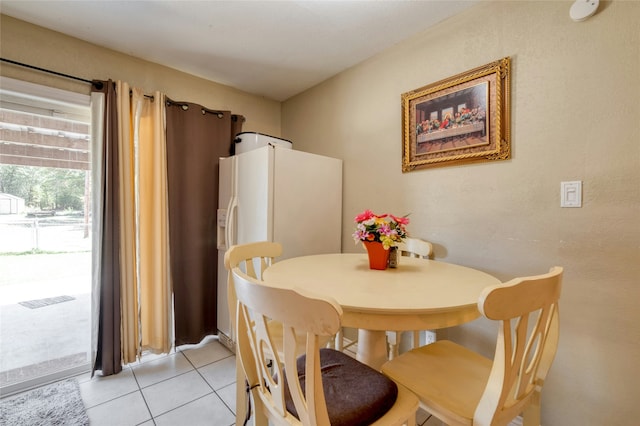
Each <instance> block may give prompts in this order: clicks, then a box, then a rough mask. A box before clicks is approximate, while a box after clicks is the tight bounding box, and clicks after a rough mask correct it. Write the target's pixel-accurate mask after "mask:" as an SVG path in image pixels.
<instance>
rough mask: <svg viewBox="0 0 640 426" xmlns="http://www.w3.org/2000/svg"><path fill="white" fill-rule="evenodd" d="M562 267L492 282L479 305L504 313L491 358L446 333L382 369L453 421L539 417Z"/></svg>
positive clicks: (553, 345) (486, 312)
mask: <svg viewBox="0 0 640 426" xmlns="http://www.w3.org/2000/svg"><path fill="white" fill-rule="evenodd" d="M562 272H563V270H562V268H561V267H557V266H556V267H553V268H551V270H550V271H549V273H547V274H543V275H538V276H532V277H524V278H516V279H513V280H511V281H509V282H507V283H503V284H499V285H495V286H490V287H488V288H486V289H485V290H484V291H483V292H482V294H481V296H480V298H479V301H478V309H479V310H480V312H481V313H482V315H483V316H484V317H486V318H488V319H490V320H495V321H498V325H499V327H498V337H497V343H496V348H495V354H494V357H493V359H489V358H485V357H484V356H482V355H480V354H478V353H476V352H473V351H471V350H469V349H467V348H464V347H463V346H460V345H458V344H456V343H453V342H451V341H447V340H441V341H438V342H436V343H433V344H431V345H426V346H422V347H420V348H417V349H413V350H411V351H409V352H406V353H404V354H402V355H400V356H399V357H397V358H396V359H394V360H391V361H388V362H387V363H385V364H384V365H383V366H382V372H383V373H384V374H386V375H387V376H388V377H390V378H392V379H393V380H395V381H396V382H398V383H401V384H403V385H404V386H406V387H407V388H409V389H410V390H412V391H413V392H414V393H415V394H416V395H417V396H418V398H419V399H420V405H421V406H422V407H423V408H424V409H425V410H427V411H429V412H430V413H431V414H433V415H434V416H436V417H437V418H439V419H440V420H442V421H443V422H445V423H446V424H448V425H484V426H488V425H507V424H509V422H510V421H511V420H513V419H514V418H515V417H516V416H518V415H519V414H524V416H523V417H524V425H525V426H529V425H535V426H538V425H540V393H541V391H542V386H543V385H544V381H545V378H546V376H547V373H548V372H549V368H550V367H551V363H552V362H553V358H554V357H555V354H556V350H557V348H558V328H559V318H558V301H559V299H560V289H561V283H562Z"/></svg>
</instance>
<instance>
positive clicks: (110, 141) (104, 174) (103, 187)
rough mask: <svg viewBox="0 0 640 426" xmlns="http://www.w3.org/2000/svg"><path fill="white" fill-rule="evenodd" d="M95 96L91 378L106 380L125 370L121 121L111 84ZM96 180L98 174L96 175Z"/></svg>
mask: <svg viewBox="0 0 640 426" xmlns="http://www.w3.org/2000/svg"><path fill="white" fill-rule="evenodd" d="M92 91H93V92H100V93H103V94H104V98H102V99H103V102H104V105H103V106H104V115H103V119H102V128H101V129H100V130H101V132H100V133H101V137H100V140H97V141H94V146H96V147H98V149H97V150H96V151H95V152H94V154H92V155H93V156H94V158H92V167H93V168H94V172H96V173H97V174H98V176H96V177H95V178H94V184H93V187H94V197H93V200H94V201H93V208H94V210H93V220H92V222H93V227H94V229H93V235H94V242H93V244H94V248H95V249H97V250H98V253H99V254H98V255H97V256H94V262H93V266H92V268H93V271H94V274H93V277H94V293H95V298H94V306H93V310H94V320H96V321H97V324H98V327H97V328H98V330H97V335H96V336H94V340H95V341H94V361H93V367H92V372H91V374H92V375H93V374H94V373H95V371H96V370H102V374H103V375H105V376H108V375H111V374H115V373H119V372H120V371H121V370H122V359H121V346H120V325H121V323H120V253H119V248H120V217H119V211H120V204H119V195H118V186H119V174H120V172H119V168H118V155H119V153H118V139H117V138H118V119H117V99H116V90H115V87H114V84H113V82H112V81H111V80H109V81H96V82H94V84H93V89H92ZM94 176H95V174H94Z"/></svg>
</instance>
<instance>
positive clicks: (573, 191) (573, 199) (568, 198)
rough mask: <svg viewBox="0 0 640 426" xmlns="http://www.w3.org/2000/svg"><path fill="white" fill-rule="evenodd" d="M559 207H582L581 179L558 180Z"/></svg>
mask: <svg viewBox="0 0 640 426" xmlns="http://www.w3.org/2000/svg"><path fill="white" fill-rule="evenodd" d="M560 207H582V181H581V180H574V181H570V182H560Z"/></svg>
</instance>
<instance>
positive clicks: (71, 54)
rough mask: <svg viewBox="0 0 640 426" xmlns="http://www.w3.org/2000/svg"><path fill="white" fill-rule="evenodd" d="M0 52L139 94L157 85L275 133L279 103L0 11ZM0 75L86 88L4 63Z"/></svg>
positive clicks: (246, 127)
mask: <svg viewBox="0 0 640 426" xmlns="http://www.w3.org/2000/svg"><path fill="white" fill-rule="evenodd" d="M0 18H1V22H0V24H1V25H0V40H1V42H0V49H1V50H0V54H1V56H2V57H3V58H6V59H11V60H13V61H17V62H22V63H26V64H29V65H33V66H37V67H41V68H45V69H50V70H53V71H57V72H60V73H63V74H68V75H73V76H76V77H80V78H84V79H86V80H93V79H98V80H108V79H112V80H123V81H126V82H128V83H129V84H130V85H132V86H135V87H141V88H142V89H143V90H144V91H145V93H152V92H153V91H156V90H159V91H161V92H164V93H165V94H166V95H167V96H168V97H169V98H171V99H173V100H176V101H187V102H195V103H198V104H200V105H203V106H205V107H207V108H209V109H221V110H229V111H232V112H233V113H234V114H242V115H244V116H245V118H246V121H245V123H244V127H243V131H255V132H260V133H266V134H270V135H276V136H278V135H280V121H281V118H280V114H281V109H280V108H281V103H280V102H277V101H273V100H269V99H266V98H264V97H262V96H256V95H252V94H250V93H246V92H242V91H240V90H236V89H233V88H231V87H228V86H224V85H222V84H218V83H215V82H212V81H209V80H205V79H202V78H198V77H194V76H192V75H189V74H186V73H183V72H180V71H176V70H174V69H171V68H167V67H164V66H161V65H158V64H154V63H151V62H147V61H144V60H142V59H138V58H135V57H132V56H128V55H124V54H122V53H118V52H115V51H113V50H109V49H105V48H102V47H99V46H96V45H93V44H90V43H87V42H84V41H81V40H78V39H75V38H72V37H68V36H66V35H63V34H60V33H57V32H53V31H50V30H47V29H45V28H42V27H38V26H35V25H31V24H28V23H26V22H23V21H20V20H16V19H14V18H11V17H8V16H6V15H1V16H0ZM0 75H3V76H6V77H11V78H16V79H21V80H26V81H30V82H33V83H38V84H45V85H49V86H53V87H58V88H61V89H66V90H72V91H75V92H80V93H89V90H90V87H89V85H88V84H85V83H77V82H75V81H73V80H69V79H65V78H60V77H56V76H51V75H49V74H45V73H42V72H39V71H33V70H29V69H27V68H22V67H18V66H15V65H12V64H7V63H5V62H2V63H0Z"/></svg>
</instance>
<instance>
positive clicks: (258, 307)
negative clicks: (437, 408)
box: [232, 268, 418, 426]
mask: <svg viewBox="0 0 640 426" xmlns="http://www.w3.org/2000/svg"><path fill="white" fill-rule="evenodd" d="M232 271H233V275H234V285H235V293H236V295H237V298H238V306H237V320H236V323H237V326H238V334H237V347H238V354H237V356H238V357H239V358H240V363H241V365H242V368H243V369H244V373H245V375H246V377H247V379H248V382H249V387H248V388H249V389H250V392H251V395H252V398H251V401H253V403H254V409H253V411H252V414H253V415H255V416H256V418H255V422H256V424H257V425H266V424H267V420H268V421H269V424H273V425H305V426H311V425H318V426H329V425H332V426H336V425H344V426H346V425H369V424H372V425H379V426H382V425H402V424H405V425H408V426H414V425H415V424H416V423H415V416H416V411H417V409H418V400H417V398H416V397H415V395H413V394H412V393H411V392H409V391H408V390H407V389H405V388H404V387H402V386H399V385H397V384H396V383H395V382H394V381H393V380H391V379H389V378H387V377H386V376H384V375H383V374H381V373H380V372H378V371H375V370H374V369H372V368H370V367H368V366H366V365H365V364H362V363H360V362H359V361H356V360H355V359H353V358H351V357H349V356H348V355H346V354H344V353H342V352H339V351H337V350H334V349H330V348H323V347H322V346H323V345H322V344H321V342H322V340H323V338H328V337H331V336H333V335H335V334H336V332H337V331H338V329H339V328H340V326H341V325H340V322H341V317H342V309H341V307H340V306H339V305H338V304H337V303H336V302H335V301H333V300H332V299H329V298H324V297H318V296H314V295H311V294H308V293H303V292H302V291H294V290H291V289H286V288H280V287H278V286H277V285H274V286H272V285H265V284H261V283H260V282H259V281H258V280H256V279H255V278H253V277H250V276H248V275H247V274H245V273H244V272H242V271H241V270H240V269H239V268H233V270H232ZM273 320H275V321H278V322H280V323H281V324H282V325H283V330H284V333H283V350H282V351H279V350H278V349H277V348H276V343H275V342H274V341H273V338H272V335H271V333H270V332H269V323H270V321H273ZM300 336H304V337H302V340H303V342H300V341H299V340H300V339H301V337H300ZM300 343H302V344H303V345H304V347H305V352H304V354H302V355H300V356H298V355H299V354H298V353H297V349H296V348H297V347H299V346H300ZM268 354H275V362H272V363H270V361H271V359H270V357H271V355H268Z"/></svg>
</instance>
